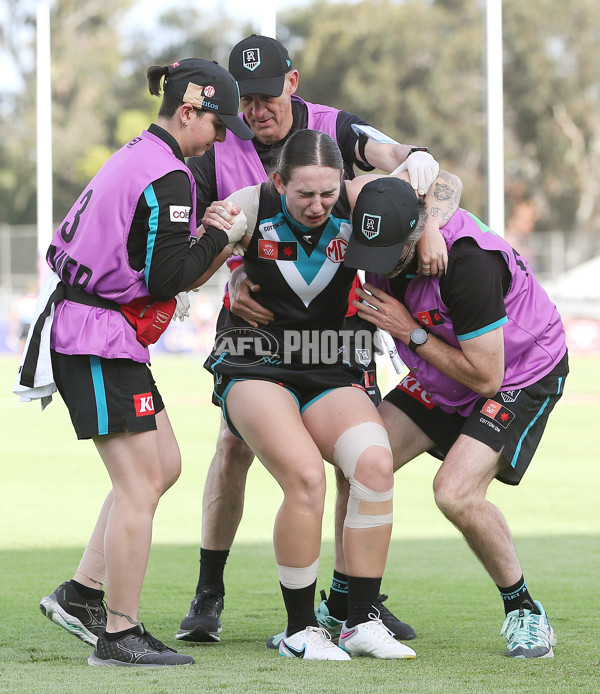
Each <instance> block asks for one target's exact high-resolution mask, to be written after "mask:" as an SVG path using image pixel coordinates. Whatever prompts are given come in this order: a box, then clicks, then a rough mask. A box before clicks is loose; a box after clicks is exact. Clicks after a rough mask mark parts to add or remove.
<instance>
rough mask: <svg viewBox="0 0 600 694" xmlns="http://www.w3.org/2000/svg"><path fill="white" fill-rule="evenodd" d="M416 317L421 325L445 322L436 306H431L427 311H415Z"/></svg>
mask: <svg viewBox="0 0 600 694" xmlns="http://www.w3.org/2000/svg"><path fill="white" fill-rule="evenodd" d="M417 318H418V319H419V321H420V322H421V324H422V325H427V326H429V327H431V326H433V325H442V324H443V323H445V322H446V321H445V320H444V319H443V318H442V316H441V314H440V312H439V311H438V309H437V308H432V309H431V310H429V311H420V312H419V313H417Z"/></svg>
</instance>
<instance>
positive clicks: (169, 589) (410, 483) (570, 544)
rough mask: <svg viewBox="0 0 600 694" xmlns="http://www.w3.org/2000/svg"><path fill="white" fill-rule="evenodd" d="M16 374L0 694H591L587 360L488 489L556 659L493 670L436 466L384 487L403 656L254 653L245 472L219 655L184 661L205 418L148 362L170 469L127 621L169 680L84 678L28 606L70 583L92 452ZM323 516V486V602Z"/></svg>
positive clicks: (254, 477) (596, 606)
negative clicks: (145, 630) (524, 461)
mask: <svg viewBox="0 0 600 694" xmlns="http://www.w3.org/2000/svg"><path fill="white" fill-rule="evenodd" d="M16 362H17V360H16V358H10V357H0V383H1V384H2V386H3V387H2V390H1V391H0V410H1V412H2V433H3V444H4V445H3V448H4V452H3V455H2V459H1V461H0V470H1V473H2V476H1V481H0V581H1V585H0V588H1V589H0V692H31V693H36V692H56V693H63V692H65V693H67V692H85V693H86V694H88V693H89V694H95V693H96V692H98V693H100V692H126V693H128V692H187V691H196V692H249V693H254V692H277V693H282V692H283V693H287V692H290V693H292V692H307V693H309V692H327V693H329V692H332V691H336V690H337V691H344V692H357V693H358V692H367V693H368V692H389V691H394V692H396V691H397V692H415V693H421V692H422V693H426V692H444V693H445V694H455V693H456V694H464V693H471V692H477V693H479V692H482V691H487V692H507V693H508V692H511V693H512V692H517V691H518V692H535V693H537V692H552V693H554V692H565V693H567V692H569V693H570V692H586V693H587V692H589V693H590V694H591V693H592V692H594V693H596V692H599V691H600V649H599V648H598V643H599V642H600V619H599V614H600V591H599V589H598V584H599V576H600V509H599V504H598V492H599V489H600V468H599V465H598V462H599V453H598V452H599V450H600V358H578V359H572V363H571V375H570V376H569V379H568V381H567V386H566V394H565V396H564V398H563V399H562V401H561V402H560V403H559V404H558V406H557V408H556V410H555V412H554V413H553V415H552V417H551V419H550V425H549V427H548V429H547V432H546V435H545V437H544V439H543V441H542V443H541V445H540V448H539V449H538V453H537V455H536V458H535V460H534V463H533V465H532V468H531V470H530V471H529V472H528V473H527V475H526V477H525V480H524V481H523V483H522V484H521V485H520V487H518V488H516V489H515V488H507V487H503V486H502V485H499V484H497V485H493V487H492V489H491V492H490V498H491V499H492V500H493V501H494V502H495V503H497V504H498V505H499V506H500V507H501V509H502V510H503V512H504V513H505V515H506V517H507V519H508V521H509V524H510V525H511V528H512V530H513V533H514V535H515V539H516V544H517V549H518V551H519V554H520V556H521V560H522V563H523V566H524V570H525V576H526V578H527V580H528V583H529V586H530V589H531V592H532V594H533V596H534V597H535V598H536V599H540V600H541V601H542V602H543V603H544V606H545V607H546V609H547V611H548V613H549V616H550V619H551V622H552V624H553V626H554V628H555V630H556V631H557V634H558V639H559V641H558V645H557V647H556V649H555V654H556V655H555V658H553V659H548V660H535V661H516V662H515V661H512V660H510V659H508V658H506V657H505V656H504V647H505V641H504V638H503V637H500V636H499V631H500V627H501V625H502V618H503V613H502V607H501V604H500V598H499V596H498V593H497V590H496V589H495V587H494V586H493V585H492V583H491V581H490V580H489V578H488V577H487V574H485V572H484V571H483V569H482V568H481V567H480V566H479V564H478V563H477V561H476V560H475V559H474V557H473V556H472V555H471V554H470V551H469V550H468V549H467V547H466V546H465V544H464V542H463V541H462V538H461V537H460V536H459V535H458V533H457V532H456V531H455V530H454V529H453V528H452V526H450V524H449V523H448V522H447V521H446V520H445V519H444V518H443V517H442V516H441V514H440V513H439V511H437V509H436V508H435V505H434V502H433V498H432V492H431V482H432V479H433V475H434V472H435V470H436V468H437V463H436V461H434V460H433V459H430V458H429V457H428V456H423V457H421V458H419V459H418V460H417V461H414V462H413V463H411V464H410V465H409V466H407V467H406V468H405V469H404V470H402V471H401V472H400V473H399V474H398V475H397V476H396V495H395V525H394V531H393V540H392V547H391V550H390V556H389V560H388V568H387V571H386V575H385V577H384V582H383V590H384V592H386V593H389V595H390V599H389V601H388V603H386V604H388V605H389V607H390V608H391V609H392V610H393V611H394V612H395V613H396V614H398V615H399V616H400V617H401V618H402V619H404V620H405V621H408V622H409V623H411V624H412V625H413V626H415V628H416V629H417V632H418V639H417V640H416V641H415V642H413V643H414V647H415V650H416V651H417V659H416V660H414V661H404V662H402V661H399V662H384V661H375V660H371V659H357V660H354V661H353V662H350V663H311V662H299V661H290V660H288V659H284V658H281V657H279V656H278V655H277V654H276V653H274V652H272V651H267V650H266V649H265V648H264V643H265V640H266V639H267V638H268V636H270V635H271V634H273V633H275V632H277V631H280V629H281V628H282V627H283V626H284V609H283V603H282V600H281V596H280V593H279V588H278V582H277V572H276V566H275V561H274V557H273V549H272V543H271V531H272V523H273V518H274V515H275V512H276V510H277V507H278V506H279V503H280V501H281V493H280V490H279V488H278V487H277V485H276V484H275V483H274V482H273V480H272V479H271V478H270V477H269V475H268V474H267V473H266V472H265V471H264V470H263V468H262V466H261V465H260V464H259V463H255V464H254V465H253V467H252V469H251V471H250V475H249V483H248V492H247V501H246V509H245V514H244V519H243V521H242V525H241V527H240V531H239V533H238V538H237V540H236V544H235V545H234V548H233V550H232V552H231V556H230V560H229V562H228V566H227V569H226V585H227V596H226V599H225V611H224V614H223V617H224V620H223V621H224V628H223V634H222V638H223V640H222V642H221V643H220V644H211V645H197V646H194V645H190V644H182V643H177V642H176V641H175V639H174V637H173V635H174V633H175V631H176V630H177V628H178V626H179V622H180V621H181V619H182V618H183V616H184V614H185V613H186V611H187V609H188V606H189V602H190V600H191V598H192V597H193V593H194V589H195V585H196V580H197V573H198V553H199V552H198V544H199V537H200V526H201V498H202V487H203V483H204V478H205V475H206V469H207V466H208V463H209V462H210V458H211V456H212V453H213V450H214V440H215V435H216V431H217V425H218V419H219V412H218V410H217V408H215V407H214V406H212V405H211V404H210V390H211V383H210V379H209V377H208V375H207V374H205V372H204V371H203V370H202V368H201V361H200V360H199V359H195V358H193V357H188V356H181V357H173V356H166V355H164V354H157V355H156V356H155V359H154V364H153V373H154V375H155V377H156V379H157V382H158V384H159V388H160V390H161V393H162V395H163V397H164V399H165V402H166V403H167V408H168V410H169V414H170V417H171V420H172V422H173V425H174V428H175V431H176V434H177V436H178V439H179V442H180V446H181V450H182V455H183V466H184V469H183V473H182V476H181V478H180V480H179V482H178V483H177V484H176V485H175V487H174V488H173V489H172V490H170V491H169V492H168V494H167V495H166V496H165V498H164V499H163V500H162V501H161V504H160V506H159V509H158V511H157V515H156V520H155V529H154V544H153V548H152V553H151V556H150V563H149V567H148V572H147V577H146V582H145V586H144V591H143V594H142V605H141V616H142V619H143V620H144V621H145V623H146V624H147V625H148V627H149V628H150V629H151V631H152V632H153V633H154V634H155V635H156V636H158V637H159V638H161V639H162V640H164V641H165V642H166V643H167V644H168V645H170V646H173V647H178V649H179V650H180V651H182V652H185V653H190V654H192V655H194V657H195V658H196V665H195V666H192V667H191V668H183V669H182V670H179V669H168V670H167V671H157V670H147V671H131V670H129V669H118V670H116V671H115V670H113V669H109V670H107V671H104V670H101V671H99V669H97V668H90V667H88V666H87V664H86V658H87V656H88V654H89V649H88V647H87V646H85V645H84V644H83V643H81V642H79V641H77V640H75V639H74V638H73V637H72V636H69V635H68V634H67V633H66V632H63V630H61V629H59V628H58V627H56V626H54V625H52V624H51V623H50V622H49V621H48V620H46V619H44V618H43V617H42V616H41V614H40V612H39V609H38V603H39V599H40V598H41V597H42V596H43V595H46V594H48V593H49V592H50V591H51V590H53V589H54V588H55V587H56V586H57V585H58V584H59V583H61V582H62V581H63V580H66V579H67V578H70V577H71V576H72V573H73V571H74V569H75V568H76V566H77V563H78V560H79V556H80V554H81V551H82V548H83V547H84V546H85V543H86V541H87V538H88V536H89V533H90V531H91V528H92V525H93V522H94V520H95V517H96V514H97V511H98V508H99V506H100V503H101V501H102V500H103V498H104V496H105V494H106V492H107V490H108V484H107V476H106V473H105V471H104V469H103V466H102V465H101V463H100V462H99V459H97V456H96V453H95V449H94V447H93V444H91V443H89V442H78V441H77V440H76V439H75V436H74V434H73V431H72V428H71V425H70V422H69V420H68V414H67V411H66V409H65V407H64V405H63V404H62V401H61V400H60V398H59V397H57V398H55V400H54V401H53V403H52V404H51V405H50V406H49V408H48V409H46V411H45V412H43V413H42V412H41V411H40V408H39V405H36V404H29V405H26V404H22V403H19V402H18V400H17V398H16V397H15V396H14V395H12V393H11V389H12V382H13V378H14V373H15V370H16V366H17V363H16ZM329 479H330V480H331V481H333V477H332V476H331V475H330V478H329ZM333 501H334V499H333V485H332V484H330V485H329V490H328V510H327V512H326V520H325V523H324V542H323V552H322V557H321V563H320V569H319V584H318V586H319V588H321V587H322V588H326V589H328V587H329V584H330V576H331V568H332V553H333V546H332V522H331V519H332V517H333ZM411 645H412V644H411Z"/></svg>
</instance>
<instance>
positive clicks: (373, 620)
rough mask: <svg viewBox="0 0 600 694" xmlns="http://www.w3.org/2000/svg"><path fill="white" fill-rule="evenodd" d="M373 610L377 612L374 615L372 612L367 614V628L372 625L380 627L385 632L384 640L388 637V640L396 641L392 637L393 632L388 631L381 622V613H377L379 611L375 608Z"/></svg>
mask: <svg viewBox="0 0 600 694" xmlns="http://www.w3.org/2000/svg"><path fill="white" fill-rule="evenodd" d="M386 597H387V596H386ZM373 609H374V610H375V612H377V614H374V613H373V612H369V614H368V617H369V620H370V621H369V622H367V624H368V625H369V626H372V625H376V626H381V627H382V628H383V629H384V630H385V632H386V638H388V637H389V638H391V639H393V640H394V641H396V639H395V637H394V632H393V631H392V630H391V629H388V628H387V627H386V625H385V624H384V623H383V622H382V621H381V612H379V610H378V609H377V608H376V607H375V606H373Z"/></svg>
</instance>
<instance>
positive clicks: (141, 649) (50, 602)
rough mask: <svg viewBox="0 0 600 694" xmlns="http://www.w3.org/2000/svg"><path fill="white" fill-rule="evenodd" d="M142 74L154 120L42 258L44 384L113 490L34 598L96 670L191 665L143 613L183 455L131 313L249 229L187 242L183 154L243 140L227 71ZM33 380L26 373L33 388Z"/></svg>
mask: <svg viewBox="0 0 600 694" xmlns="http://www.w3.org/2000/svg"><path fill="white" fill-rule="evenodd" d="M146 78H147V83H148V89H149V91H150V93H151V94H152V95H154V96H160V95H161V85H162V88H163V91H164V94H163V95H162V101H161V104H160V109H159V113H158V117H157V119H156V122H155V123H152V124H151V125H150V126H149V127H148V129H147V130H143V131H142V132H141V133H140V134H139V135H138V136H137V137H135V138H133V139H132V140H131V141H130V142H128V143H127V144H125V145H124V146H123V147H121V148H120V149H119V150H118V151H117V152H115V153H114V154H113V155H112V156H111V157H110V158H109V159H108V161H107V162H106V163H105V164H104V166H103V167H102V168H101V169H100V171H98V173H97V174H96V175H95V176H94V178H93V179H92V181H90V183H89V184H88V185H87V187H86V189H85V190H84V192H83V193H82V194H81V196H80V197H78V199H77V200H76V202H75V203H74V205H73V207H72V208H71V210H70V211H69V212H68V213H67V215H66V217H65V219H64V220H63V223H62V224H61V225H60V226H59V228H58V230H57V231H56V233H55V234H54V237H53V238H52V242H51V244H50V247H49V249H48V253H47V256H46V257H47V261H48V265H49V266H50V268H51V270H53V271H54V273H50V274H49V277H48V280H50V281H53V282H55V283H56V282H58V280H59V278H60V280H61V282H59V283H58V287H57V292H58V293H56V292H52V293H51V296H50V299H51V302H52V303H48V311H49V310H50V308H52V305H53V304H54V305H55V312H54V314H53V319H52V321H53V322H52V342H51V349H50V350H49V355H48V357H49V359H50V360H51V363H52V375H53V380H54V383H55V384H56V388H57V389H58V390H59V392H60V394H61V396H62V398H63V400H64V401H65V404H66V405H67V407H68V409H69V412H70V414H71V419H72V423H73V426H74V428H75V431H76V434H77V437H78V438H81V439H93V441H94V444H95V446H96V448H97V450H98V453H99V455H100V457H101V458H102V462H103V463H104V465H105V467H106V470H107V472H108V475H109V477H110V481H111V484H112V489H111V491H110V493H109V494H108V496H107V498H106V500H105V502H104V505H103V507H102V509H101V511H100V515H99V517H98V521H97V523H96V526H95V528H94V530H93V533H92V536H91V539H90V541H89V543H88V546H87V547H86V549H85V551H84V553H83V557H82V559H81V562H80V564H79V567H78V568H77V571H76V572H75V574H74V577H73V579H72V580H70V581H66V582H64V583H62V584H61V585H60V586H59V587H58V588H56V590H54V591H53V592H52V593H51V594H50V595H47V596H46V597H44V598H42V600H41V603H40V607H41V610H42V613H43V614H44V615H45V616H46V617H48V619H50V620H52V621H53V622H54V623H56V624H58V625H60V626H61V627H63V628H64V629H66V630H67V631H68V632H69V633H71V634H73V635H74V636H77V637H78V638H79V639H81V640H82V641H85V642H86V643H87V644H89V645H92V646H95V649H94V651H93V652H92V654H91V655H90V657H89V659H88V662H89V664H90V665H94V666H101V667H113V666H122V667H154V666H161V667H166V666H177V665H189V664H191V663H193V662H194V659H193V658H192V657H191V656H189V655H181V654H178V653H176V652H175V651H173V649H171V648H169V647H167V646H166V645H165V644H163V643H162V642H161V641H159V640H158V639H156V638H155V637H153V636H151V635H150V634H149V633H148V631H146V629H145V628H144V626H143V624H142V623H141V622H140V620H139V610H140V605H139V600H140V593H141V590H142V585H143V580H144V575H145V572H146V566H147V562H148V556H149V552H150V543H151V538H152V522H153V516H154V512H155V510H156V507H157V504H158V502H159V499H160V497H161V496H162V494H163V493H164V492H165V491H166V490H167V489H168V488H169V487H170V486H171V485H172V484H174V482H175V481H176V480H177V478H178V476H179V473H180V470H181V456H180V453H179V447H178V444H177V441H176V439H175V435H174V433H173V429H172V427H171V424H170V422H169V418H168V416H167V411H166V409H165V407H164V404H163V401H162V398H161V396H160V393H159V391H158V389H157V386H156V383H155V381H154V379H153V377H152V374H151V372H150V369H149V366H148V365H149V361H150V353H149V350H148V344H149V342H154V341H156V339H158V336H159V335H160V332H161V331H159V332H158V334H156V335H154V336H153V337H154V339H152V340H150V341H148V340H145V339H142V338H144V335H143V334H141V332H140V330H139V328H140V326H139V325H138V324H136V319H137V318H141V317H142V316H145V317H146V318H148V317H152V318H153V323H154V326H155V327H156V326H168V325H169V322H170V318H171V315H172V314H173V310H174V309H175V304H176V301H175V296H176V295H177V294H178V293H179V292H182V291H184V290H188V289H190V288H193V287H197V286H199V285H201V284H202V283H203V281H204V280H205V278H206V277H207V276H209V275H210V274H211V273H212V272H214V270H215V269H216V267H218V265H219V264H220V263H223V262H224V261H225V259H226V258H227V257H229V255H231V252H232V251H231V250H230V244H233V243H235V242H236V241H238V240H239V239H240V238H241V236H243V234H244V230H245V224H244V225H243V226H242V225H238V228H237V229H233V230H231V229H227V230H223V229H215V228H209V229H207V230H206V232H205V233H204V234H202V236H201V237H200V238H197V224H196V213H195V197H196V191H195V182H194V178H193V176H192V175H191V173H190V171H189V169H188V168H187V167H186V165H185V157H189V156H191V155H196V156H201V155H203V154H204V153H205V152H206V151H207V150H208V149H209V148H210V147H211V146H212V145H213V144H214V143H215V142H220V141H223V140H224V139H225V130H226V128H230V129H231V130H232V131H233V132H235V134H236V136H237V137H238V138H246V139H247V138H249V137H252V131H251V130H250V129H249V128H248V127H247V126H246V124H245V123H243V121H241V120H240V119H239V118H238V117H237V115H236V114H237V110H238V98H239V97H238V88H237V84H236V82H235V80H234V79H233V77H232V76H231V75H230V74H229V73H228V72H227V71H226V70H225V69H224V68H222V67H220V66H219V65H217V64H216V63H213V62H211V61H208V60H200V59H195V58H189V59H186V60H181V61H179V62H176V63H173V64H172V65H166V66H161V65H154V66H151V67H149V68H148V69H147V70H146ZM163 80H164V81H163ZM240 141H241V140H240ZM65 259H66V262H65ZM54 286H56V284H55V285H54ZM65 299H67V300H65ZM157 302H161V303H160V305H159V304H158V303H157ZM126 311H127V315H128V318H129V319H126V318H125V312H126ZM34 325H35V322H34ZM30 342H31V341H30ZM35 363H36V365H37V358H36V359H35ZM47 366H48V365H47ZM34 372H35V368H34ZM45 373H46V374H47V369H46V371H45ZM34 382H35V375H34V374H32V378H31V385H30V387H31V386H33V384H34ZM54 383H53V384H52V385H54ZM22 385H24V386H26V385H29V382H23V383H22ZM109 518H110V522H109ZM105 582H106V586H107V588H106V607H105V606H104V597H105V594H104V592H103V590H102V588H103V585H104V583H105Z"/></svg>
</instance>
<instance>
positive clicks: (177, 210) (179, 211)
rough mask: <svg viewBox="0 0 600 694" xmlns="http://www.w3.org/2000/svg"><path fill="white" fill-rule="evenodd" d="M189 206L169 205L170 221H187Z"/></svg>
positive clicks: (188, 219) (188, 218)
mask: <svg viewBox="0 0 600 694" xmlns="http://www.w3.org/2000/svg"><path fill="white" fill-rule="evenodd" d="M191 209H192V208H191V207H181V206H179V205H169V212H170V218H171V221H172V222H189V221H190V210H191Z"/></svg>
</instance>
